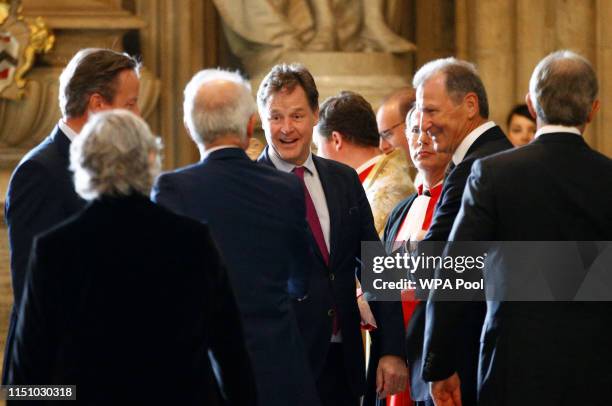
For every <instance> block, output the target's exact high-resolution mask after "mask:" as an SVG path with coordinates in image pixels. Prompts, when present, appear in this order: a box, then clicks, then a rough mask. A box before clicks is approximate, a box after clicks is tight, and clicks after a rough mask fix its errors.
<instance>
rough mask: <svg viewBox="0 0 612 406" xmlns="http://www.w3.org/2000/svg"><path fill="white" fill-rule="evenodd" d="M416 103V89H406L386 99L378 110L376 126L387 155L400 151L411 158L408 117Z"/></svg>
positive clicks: (383, 150)
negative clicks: (407, 132)
mask: <svg viewBox="0 0 612 406" xmlns="http://www.w3.org/2000/svg"><path fill="white" fill-rule="evenodd" d="M414 101H415V94H414V89H412V88H409V87H404V88H401V89H399V90H396V91H395V92H393V93H391V94H390V95H388V96H387V97H385V98H384V99H383V102H382V104H381V105H380V107H379V108H378V111H377V112H376V124H377V126H378V133H379V134H380V143H379V147H380V150H381V151H382V152H384V153H385V154H388V153H390V152H391V151H393V150H394V149H400V150H402V151H404V153H405V154H406V157H409V156H410V151H409V149H408V141H407V140H406V115H407V114H408V111H410V109H411V108H412V106H413V105H414Z"/></svg>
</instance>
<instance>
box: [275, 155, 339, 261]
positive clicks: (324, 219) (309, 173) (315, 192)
mask: <svg viewBox="0 0 612 406" xmlns="http://www.w3.org/2000/svg"><path fill="white" fill-rule="evenodd" d="M268 155H269V156H270V160H271V161H272V163H273V164H274V166H275V167H276V169H278V170H281V171H283V172H287V173H291V171H293V168H295V167H296V165H294V164H292V163H289V162H287V161H284V160H283V159H282V158H281V157H280V156H279V155H278V153H277V152H276V150H275V149H274V148H273V147H272V146H270V147H269V148H268ZM302 166H303V167H304V168H306V170H305V171H304V183H305V184H306V188H307V189H308V193H310V197H311V199H312V202H313V203H314V206H315V210H316V211H317V216H318V217H319V223H321V230H323V238H325V245H326V246H327V252H329V253H331V250H330V245H329V238H330V236H329V230H330V225H329V210H328V208H327V200H325V192H324V191H323V186H322V185H321V178H319V172H317V168H316V166H315V164H314V161H313V160H312V153H310V154H308V158H306V162H304V164H303V165H302Z"/></svg>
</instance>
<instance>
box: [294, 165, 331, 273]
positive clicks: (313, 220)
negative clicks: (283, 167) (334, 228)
mask: <svg viewBox="0 0 612 406" xmlns="http://www.w3.org/2000/svg"><path fill="white" fill-rule="evenodd" d="M293 173H294V174H295V175H296V176H297V177H298V178H299V179H300V181H301V182H302V186H304V201H305V203H306V219H307V220H308V225H309V226H310V231H311V232H312V235H313V237H314V239H315V241H316V242H317V246H318V247H319V251H320V252H321V255H322V256H323V261H324V262H325V265H329V251H328V250H327V245H326V244H325V237H324V236H323V229H322V228H321V222H319V216H318V215H317V210H316V209H315V205H314V202H313V201H312V197H310V193H308V188H307V187H306V183H305V182H304V167H303V166H296V167H295V168H293Z"/></svg>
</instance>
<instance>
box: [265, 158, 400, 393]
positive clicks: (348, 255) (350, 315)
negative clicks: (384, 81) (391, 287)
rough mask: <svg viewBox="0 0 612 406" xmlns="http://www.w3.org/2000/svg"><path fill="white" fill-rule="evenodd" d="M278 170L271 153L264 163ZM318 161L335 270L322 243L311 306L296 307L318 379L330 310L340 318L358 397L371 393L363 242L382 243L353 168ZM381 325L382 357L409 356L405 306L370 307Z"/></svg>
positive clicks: (374, 304)
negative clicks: (360, 304)
mask: <svg viewBox="0 0 612 406" xmlns="http://www.w3.org/2000/svg"><path fill="white" fill-rule="evenodd" d="M258 161H259V162H261V163H262V164H264V165H268V166H271V167H273V166H274V165H273V163H272V161H271V160H270V158H269V157H268V149H267V148H266V149H265V150H264V152H263V153H262V155H261V156H260V157H259V159H258ZM313 161H314V164H315V167H316V168H317V172H318V173H319V177H320V179H321V185H322V186H323V191H324V193H325V199H326V202H327V207H328V210H329V216H330V257H329V267H328V266H326V265H325V262H324V261H323V258H322V256H321V255H320V252H319V251H318V248H317V247H316V242H315V240H314V238H313V237H312V236H311V238H310V243H311V246H312V247H313V252H316V255H315V261H314V264H313V267H312V273H311V275H310V283H309V286H310V291H309V296H308V298H307V299H306V300H304V301H302V302H298V303H294V308H295V310H296V314H297V318H298V324H299V327H300V331H301V333H302V337H303V338H304V341H305V343H306V348H307V350H308V354H309V357H310V363H311V366H312V369H313V371H314V376H315V379H316V378H317V377H318V376H319V374H320V373H321V370H322V368H323V366H324V363H325V359H326V356H327V351H328V348H329V345H330V338H331V335H332V321H333V319H332V317H331V315H330V310H332V309H333V308H334V307H335V308H336V310H337V312H338V320H339V323H340V329H341V331H342V348H343V353H344V362H345V369H346V373H347V380H348V382H349V384H350V385H351V388H352V391H353V394H354V395H355V396H361V395H362V394H363V393H364V391H365V362H364V356H363V343H362V339H361V333H360V320H361V319H360V316H359V309H358V308H357V300H356V298H355V276H356V275H357V276H360V275H361V274H360V272H361V268H360V265H359V261H358V259H359V258H360V256H361V242H362V241H379V239H378V235H377V234H376V229H375V228H374V220H373V217H372V211H371V210H370V205H369V203H368V200H367V198H366V195H365V192H364V190H363V187H362V186H361V182H360V181H359V177H358V176H357V172H355V170H354V169H352V168H351V167H349V166H346V165H343V164H341V163H338V162H334V161H331V160H327V159H323V158H320V157H317V156H314V155H313ZM370 306H371V308H372V312H373V313H374V317H375V318H376V320H377V322H378V330H377V335H378V336H379V340H380V349H381V356H382V355H398V356H401V357H403V356H404V348H403V341H404V334H403V319H402V309H401V304H400V303H399V302H370Z"/></svg>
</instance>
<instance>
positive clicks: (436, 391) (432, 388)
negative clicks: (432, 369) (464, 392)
mask: <svg viewBox="0 0 612 406" xmlns="http://www.w3.org/2000/svg"><path fill="white" fill-rule="evenodd" d="M429 392H430V393H431V398H432V399H433V401H434V403H435V404H436V406H461V381H460V380H459V375H457V373H456V372H455V373H454V374H452V375H451V376H449V377H448V378H446V379H444V380H442V381H436V382H431V383H430V384H429Z"/></svg>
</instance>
